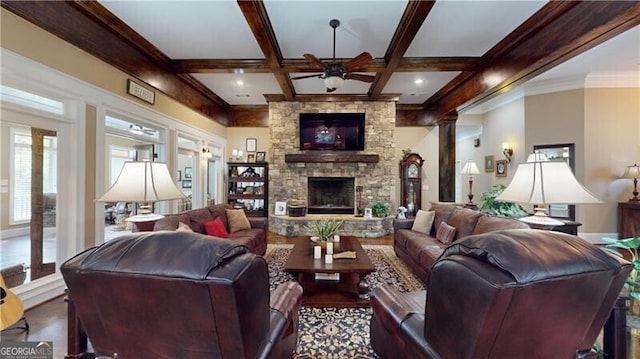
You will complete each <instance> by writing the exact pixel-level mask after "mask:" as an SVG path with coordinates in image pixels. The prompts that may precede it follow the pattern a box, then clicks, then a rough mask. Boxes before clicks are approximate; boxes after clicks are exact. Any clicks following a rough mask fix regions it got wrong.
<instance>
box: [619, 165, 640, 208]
mask: <svg viewBox="0 0 640 359" xmlns="http://www.w3.org/2000/svg"><path fill="white" fill-rule="evenodd" d="M622 178H633V198H631V199H630V200H629V202H638V201H640V198H638V178H640V166H638V165H637V164H634V165H633V166H627V169H626V170H625V171H624V174H623V175H622Z"/></svg>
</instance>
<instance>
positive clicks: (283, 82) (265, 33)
mask: <svg viewBox="0 0 640 359" xmlns="http://www.w3.org/2000/svg"><path fill="white" fill-rule="evenodd" d="M238 6H239V7H240V10H241V11H242V14H243V15H244V18H245V20H246V21H247V24H248V25H249V28H250V29H251V32H253V36H254V37H255V38H256V41H257V42H258V45H260V49H261V50H262V53H263V54H264V57H265V59H266V61H267V64H269V68H270V69H271V71H272V72H273V75H274V76H275V77H276V81H278V84H279V85H280V88H281V89H282V93H283V94H284V97H285V99H287V100H289V101H291V100H293V97H294V96H295V94H296V93H295V90H294V87H293V83H292V82H291V78H290V77H289V75H288V74H287V73H285V72H284V71H283V70H282V67H281V64H282V51H281V50H280V46H279V45H278V40H277V39H276V34H275V32H274V31H273V27H272V26H271V21H270V20H269V16H268V15H267V9H266V8H265V6H264V3H263V2H262V1H247V0H238Z"/></svg>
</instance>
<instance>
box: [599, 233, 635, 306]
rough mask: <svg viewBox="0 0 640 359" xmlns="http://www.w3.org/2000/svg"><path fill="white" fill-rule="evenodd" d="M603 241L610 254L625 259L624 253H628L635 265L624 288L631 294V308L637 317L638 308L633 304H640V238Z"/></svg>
mask: <svg viewBox="0 0 640 359" xmlns="http://www.w3.org/2000/svg"><path fill="white" fill-rule="evenodd" d="M602 240H603V241H605V242H607V245H606V246H605V249H606V250H608V251H609V252H611V253H613V254H615V255H617V256H618V257H622V258H624V255H623V252H627V253H628V254H629V257H631V263H632V264H633V270H632V271H631V273H630V274H629V277H627V280H626V282H625V283H624V287H625V288H626V290H627V291H628V292H629V297H630V298H631V304H632V305H630V306H629V308H631V312H632V313H633V314H635V315H638V314H640V313H638V312H635V313H634V309H636V310H637V309H640V308H636V307H637V306H634V305H633V302H634V301H635V302H636V303H640V277H639V276H638V274H639V273H640V258H639V257H638V249H639V248H640V237H635V238H634V237H632V238H622V239H615V238H602Z"/></svg>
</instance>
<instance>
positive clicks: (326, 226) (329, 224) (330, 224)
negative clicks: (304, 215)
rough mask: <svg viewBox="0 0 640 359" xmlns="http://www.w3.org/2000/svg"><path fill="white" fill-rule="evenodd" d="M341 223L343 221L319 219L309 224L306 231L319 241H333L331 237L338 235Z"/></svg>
mask: <svg viewBox="0 0 640 359" xmlns="http://www.w3.org/2000/svg"><path fill="white" fill-rule="evenodd" d="M343 223H344V222H343V221H339V220H337V219H321V220H319V221H311V222H309V224H307V230H309V233H311V235H312V236H315V237H318V240H319V241H323V242H326V241H329V240H333V236H334V235H335V234H338V231H339V230H340V228H341V227H342V224H343Z"/></svg>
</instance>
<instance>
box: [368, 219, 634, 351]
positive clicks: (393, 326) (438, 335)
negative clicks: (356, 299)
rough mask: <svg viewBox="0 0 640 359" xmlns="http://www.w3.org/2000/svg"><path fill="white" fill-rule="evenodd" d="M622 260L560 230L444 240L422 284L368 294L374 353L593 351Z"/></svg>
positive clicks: (623, 270)
mask: <svg viewBox="0 0 640 359" xmlns="http://www.w3.org/2000/svg"><path fill="white" fill-rule="evenodd" d="M631 269H632V265H631V264H630V263H628V262H625V261H623V260H621V259H617V258H615V257H613V256H611V255H609V254H607V253H605V252H604V251H603V250H602V249H600V248H597V247H595V246H594V245H592V244H590V243H588V242H586V241H584V240H582V239H580V238H578V237H575V236H572V235H569V234H565V233H560V232H551V231H541V230H533V229H515V230H504V231H497V232H489V233H485V234H480V235H474V236H469V237H466V238H464V239H462V240H460V241H458V242H456V243H454V244H453V245H451V246H450V247H448V248H447V249H446V250H445V251H444V253H443V254H442V256H441V257H440V259H439V260H438V261H437V262H436V263H435V265H434V266H433V268H432V273H431V276H430V278H429V283H428V288H429V289H428V291H426V292H425V291H421V292H411V293H406V294H402V293H399V292H397V291H395V290H393V289H392V288H390V287H388V286H381V287H378V288H376V289H375V290H374V291H373V297H372V300H371V307H372V309H373V316H372V319H371V327H370V330H371V345H372V347H373V349H374V350H375V352H376V353H377V354H378V355H379V357H380V358H446V359H458V358H493V359H501V358H558V359H562V358H566V359H569V358H596V356H595V354H594V352H592V346H593V344H594V342H595V341H596V338H597V336H598V334H599V333H600V331H601V329H602V327H603V325H604V323H605V321H606V320H607V318H608V317H609V314H610V313H611V309H612V307H613V305H614V302H615V300H616V298H617V296H618V295H619V294H620V290H621V289H622V287H623V285H624V281H625V279H626V278H627V276H628V275H629V273H630V271H631Z"/></svg>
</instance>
